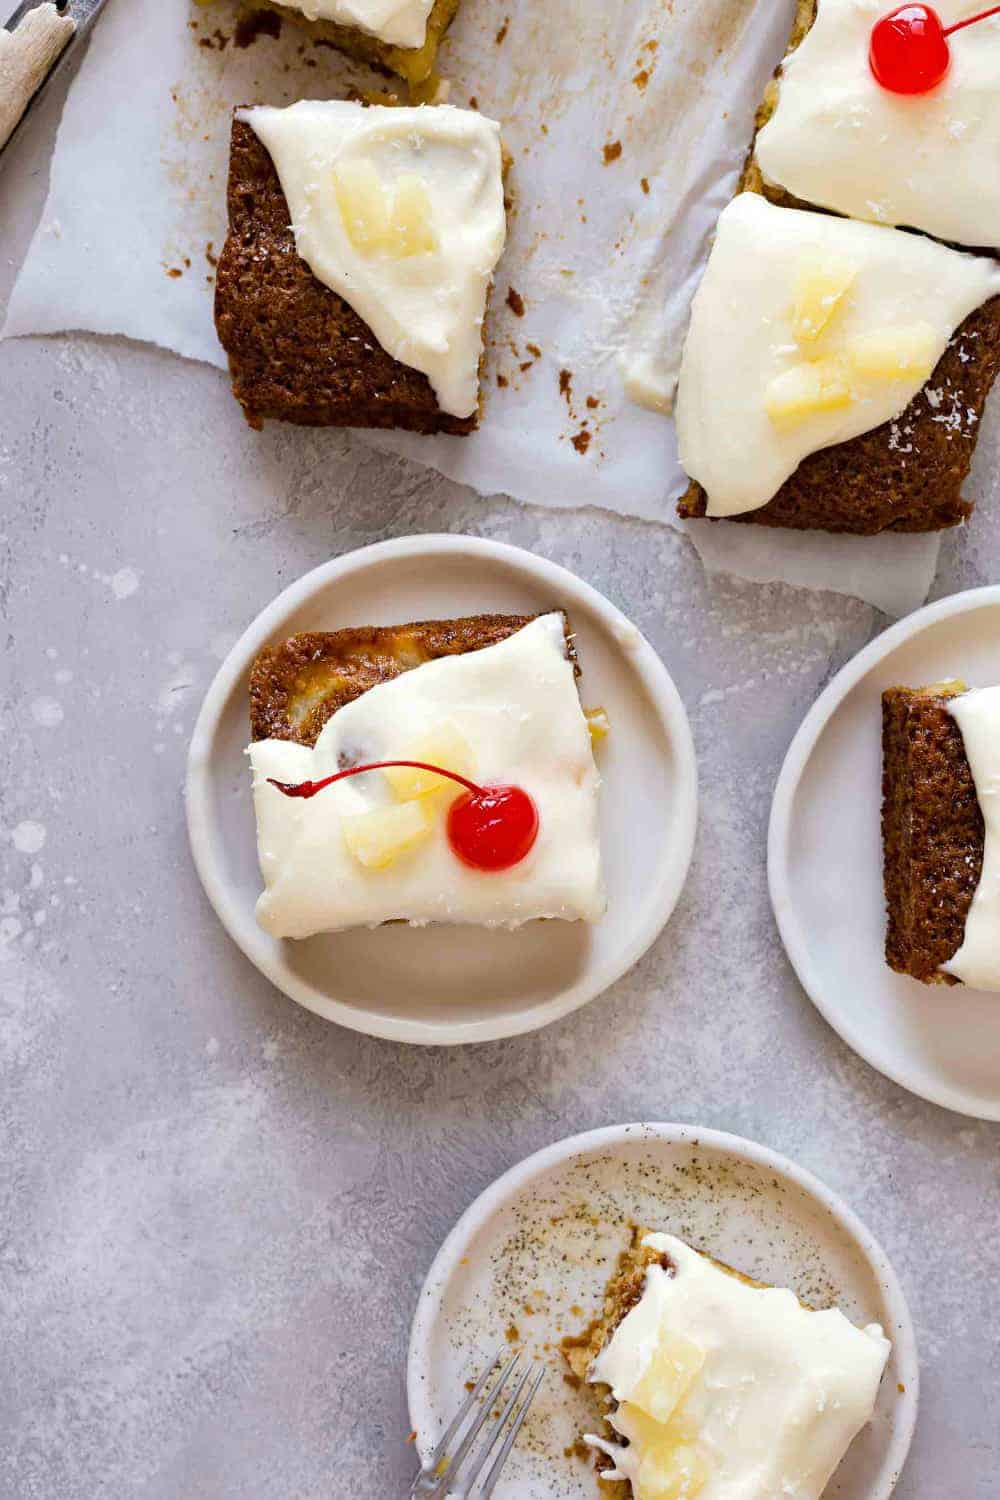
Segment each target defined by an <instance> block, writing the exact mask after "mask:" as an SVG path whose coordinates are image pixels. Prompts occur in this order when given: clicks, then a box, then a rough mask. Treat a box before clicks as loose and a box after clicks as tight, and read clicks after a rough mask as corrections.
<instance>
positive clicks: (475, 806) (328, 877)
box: [248, 611, 605, 938]
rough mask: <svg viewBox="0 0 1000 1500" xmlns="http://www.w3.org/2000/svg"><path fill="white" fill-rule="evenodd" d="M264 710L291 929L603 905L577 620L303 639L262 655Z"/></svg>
mask: <svg viewBox="0 0 1000 1500" xmlns="http://www.w3.org/2000/svg"><path fill="white" fill-rule="evenodd" d="M250 702H251V734H252V742H251V745H250V748H249V752H248V753H249V756H250V761H251V765H252V767H253V789H254V806H255V811H256V815H257V843H258V855H259V860H260V868H261V873H262V875H263V879H264V886H265V889H264V892H263V894H262V895H261V897H260V899H259V901H258V903H257V920H258V922H259V923H260V925H261V926H262V927H264V928H265V930H266V931H268V932H269V933H271V934H272V935H273V936H275V937H298V938H301V937H308V936H310V935H311V934H313V933H317V932H331V931H339V930H342V929H345V928H349V927H364V926H368V927H376V926H379V925H381V924H382V923H383V922H390V921H404V922H409V923H411V924H414V925H418V926H422V925H424V924H426V923H428V922H448V923H471V924H478V925H484V926H491V927H518V926H521V925H522V924H523V923H525V922H528V921H532V920H534V919H535V918H539V917H550V918H560V919H562V920H565V921H586V922H595V921H597V920H599V918H600V917H601V916H602V914H603V912H604V908H605V896H604V886H603V878H602V872H601V854H600V841H599V835H598V821H597V814H598V787H599V785H600V778H599V776H598V772H597V767H596V765H595V762H594V755H593V748H592V736H591V729H590V725H589V722H588V717H587V715H586V714H585V713H584V711H583V709H582V707H581V705H580V697H579V693H578V690H577V664H576V657H575V653H574V651H573V647H572V644H571V636H570V632H569V626H568V622H567V620H566V617H565V616H564V615H563V614H562V613H560V612H558V611H553V612H551V613H549V614H545V615H539V616H536V617H534V618H532V617H526V616H523V615H511V616H504V615H483V616H472V617H469V618H465V619H457V620H444V621H430V622H425V623H421V624H413V625H403V626H391V627H385V628H378V629H370V628H362V629H353V630H344V631H334V632H320V633H310V634H307V635H299V636H293V637H292V638H291V639H290V640H289V641H286V642H284V643H283V644H282V645H280V646H278V647H269V648H267V649H266V650H265V651H263V652H261V654H260V656H259V657H258V658H257V661H256V663H255V665H254V668H253V672H252V674H251V683H250ZM599 734H600V727H599V728H598V735H599ZM595 738H596V736H595Z"/></svg>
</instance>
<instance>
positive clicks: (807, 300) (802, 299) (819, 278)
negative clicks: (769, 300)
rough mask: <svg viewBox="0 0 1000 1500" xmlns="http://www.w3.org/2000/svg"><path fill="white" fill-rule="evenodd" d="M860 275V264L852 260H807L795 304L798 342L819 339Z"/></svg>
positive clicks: (801, 268) (799, 277)
mask: <svg viewBox="0 0 1000 1500" xmlns="http://www.w3.org/2000/svg"><path fill="white" fill-rule="evenodd" d="M857 274H858V268H857V266H855V265H852V264H851V262H850V261H849V260H836V259H834V258H833V257H832V256H821V255H814V256H809V257H808V258H807V259H805V260H803V262H802V264H801V265H800V266H799V271H798V275H797V276H796V278H795V301H794V303H793V305H792V331H793V333H794V334H795V338H796V341H797V342H798V343H800V344H811V343H812V342H813V341H814V340H815V339H818V338H819V336H820V334H821V333H822V332H823V330H824V329H825V328H826V326H827V324H828V323H829V322H830V319H831V318H832V317H833V315H834V313H835V312H836V311H837V308H838V307H839V306H840V302H841V299H842V298H843V296H844V294H845V292H847V291H849V289H850V287H851V286H852V285H853V282H854V278H855V277H856V276H857Z"/></svg>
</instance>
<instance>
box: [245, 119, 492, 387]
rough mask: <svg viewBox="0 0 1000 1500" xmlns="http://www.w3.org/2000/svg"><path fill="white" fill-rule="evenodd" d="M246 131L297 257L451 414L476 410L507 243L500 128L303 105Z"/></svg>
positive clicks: (478, 121)
mask: <svg viewBox="0 0 1000 1500" xmlns="http://www.w3.org/2000/svg"><path fill="white" fill-rule="evenodd" d="M239 118H240V119H242V120H245V121H246V122H247V123H248V124H249V125H250V126H251V127H252V129H253V130H254V132H255V133H256V135H257V136H258V137H259V139H260V140H261V142H262V143H263V145H264V146H265V147H266V148H267V150H268V152H269V153H270V156H271V160H272V161H273V162H274V166H275V170H276V171H277V173H278V177H279V178H280V181H281V187H282V191H283V192H284V194H285V198H286V199H287V201H288V208H289V213H290V215H291V219H292V229H293V232H294V234H295V244H296V249H297V250H298V253H299V255H300V256H301V257H302V259H303V260H304V261H305V262H306V264H307V265H308V266H309V268H310V270H311V271H312V272H313V275H314V276H316V277H317V278H318V279H319V280H320V281H322V282H323V283H324V285H325V286H328V287H330V288H331V289H332V290H333V291H335V292H337V293H338V294H339V295H340V296H341V297H343V298H344V300H345V301H346V302H348V303H349V304H350V306H351V307H352V308H353V309H354V311H355V312H356V313H357V314H358V316H359V317H361V318H362V319H363V320H364V322H365V323H367V325H368V327H369V328H370V329H371V330H372V332H373V333H374V335H375V337H376V338H377V339H378V341H379V343H380V344H381V345H382V348H383V349H385V350H386V351H387V353H389V354H391V355H392V357H393V358H394V359H397V360H399V361H400V363H402V364H405V365H409V366H411V367H412V368H413V369H416V370H420V371H422V372H423V374H425V375H426V376H427V378H428V380H429V381H430V383H431V385H432V387H433V389H434V394H435V396H436V397H437V401H438V405H439V406H440V408H441V410H442V411H444V412H447V413H449V414H450V415H452V416H455V417H469V416H471V415H472V414H473V413H474V412H475V410H476V406H477V403H478V397H479V362H480V357H481V355H482V326H483V318H484V316H485V313H486V299H487V295H488V292H489V286H490V281H491V279H492V275H493V270H494V267H495V266H496V263H497V261H498V260H499V259H500V255H501V252H502V250H503V247H504V240H505V237H506V216H505V211H504V200H503V167H502V155H501V145H500V126H499V125H498V124H497V122H496V121H495V120H490V119H487V117H486V116H485V115H481V114H479V113H478V112H477V111H475V110H464V109H456V108H454V107H453V106H451V105H445V104H442V105H420V106H417V107H416V108H412V109H410V108H399V109H396V108H391V107H388V106H381V105H376V106H371V107H366V106H364V105H362V104H358V103H350V102H346V101H342V100H302V101H300V102H299V103H297V104H293V105H291V106H290V107H289V108H287V109H275V108H271V107H270V106H264V105H259V106H256V107H254V108H253V109H247V110H241V111H240V112H239Z"/></svg>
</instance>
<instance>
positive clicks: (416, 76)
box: [256, 0, 460, 84]
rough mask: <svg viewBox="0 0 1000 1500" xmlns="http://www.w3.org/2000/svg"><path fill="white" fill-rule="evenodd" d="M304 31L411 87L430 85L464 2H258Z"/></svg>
mask: <svg viewBox="0 0 1000 1500" xmlns="http://www.w3.org/2000/svg"><path fill="white" fill-rule="evenodd" d="M256 3H257V4H258V5H259V6H263V8H264V9H266V10H271V11H275V12H276V13H277V14H278V15H279V16H282V17H287V18H288V19H289V20H292V21H295V22H297V23H298V24H299V25H300V26H302V27H304V28H305V29H306V30H307V31H308V32H309V34H310V35H311V36H312V37H313V38H314V40H315V41H317V42H320V43H324V44H327V45H329V46H333V47H338V48H339V49H340V51H341V52H346V53H348V54H349V55H350V56H351V57H357V58H360V59H361V61H362V62H366V63H371V64H372V66H373V67H376V68H381V69H383V70H384V71H385V72H387V73H397V74H399V76H400V77H401V78H405V79H406V81H407V83H409V84H420V83H424V82H426V80H427V79H428V78H430V76H431V74H432V73H433V71H434V64H435V63H436V61H437V53H438V47H439V46H440V45H441V39H442V37H443V36H444V34H445V32H446V31H447V30H448V27H449V26H450V25H451V23H452V21H453V20H454V17H455V13H456V11H457V10H458V7H459V3H460V0H256Z"/></svg>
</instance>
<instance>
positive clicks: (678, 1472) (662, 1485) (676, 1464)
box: [618, 1402, 711, 1500]
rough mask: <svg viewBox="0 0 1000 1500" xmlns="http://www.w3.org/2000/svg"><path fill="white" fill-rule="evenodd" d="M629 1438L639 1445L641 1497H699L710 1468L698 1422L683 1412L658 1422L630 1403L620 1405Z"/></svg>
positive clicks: (648, 1499) (643, 1499) (652, 1499)
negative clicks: (670, 1418) (701, 1443)
mask: <svg viewBox="0 0 1000 1500" xmlns="http://www.w3.org/2000/svg"><path fill="white" fill-rule="evenodd" d="M618 1414H619V1416H620V1417H621V1418H622V1419H623V1421H622V1427H623V1429H626V1430H627V1432H628V1435H629V1441H630V1442H631V1443H636V1444H638V1445H639V1446H640V1451H641V1453H642V1458H641V1460H640V1463H639V1472H638V1475H637V1476H636V1477H637V1480H638V1483H637V1487H636V1494H637V1496H638V1500H698V1496H699V1495H700V1494H701V1492H702V1490H703V1489H704V1488H705V1485H706V1484H707V1483H708V1479H709V1475H710V1472H711V1471H710V1469H709V1464H708V1458H707V1455H706V1453H705V1450H704V1449H703V1448H702V1447H701V1446H700V1445H699V1443H698V1433H697V1430H696V1428H695V1424H694V1423H693V1422H692V1421H690V1420H689V1419H688V1418H686V1417H685V1416H684V1415H683V1413H681V1414H678V1415H677V1416H676V1417H674V1418H673V1420H672V1421H670V1422H667V1423H661V1422H657V1421H656V1420H655V1419H654V1418H653V1417H650V1416H648V1415H647V1414H646V1413H645V1412H643V1411H640V1410H639V1408H638V1407H637V1406H633V1405H632V1403H631V1402H623V1403H622V1405H621V1407H619V1412H618Z"/></svg>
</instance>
